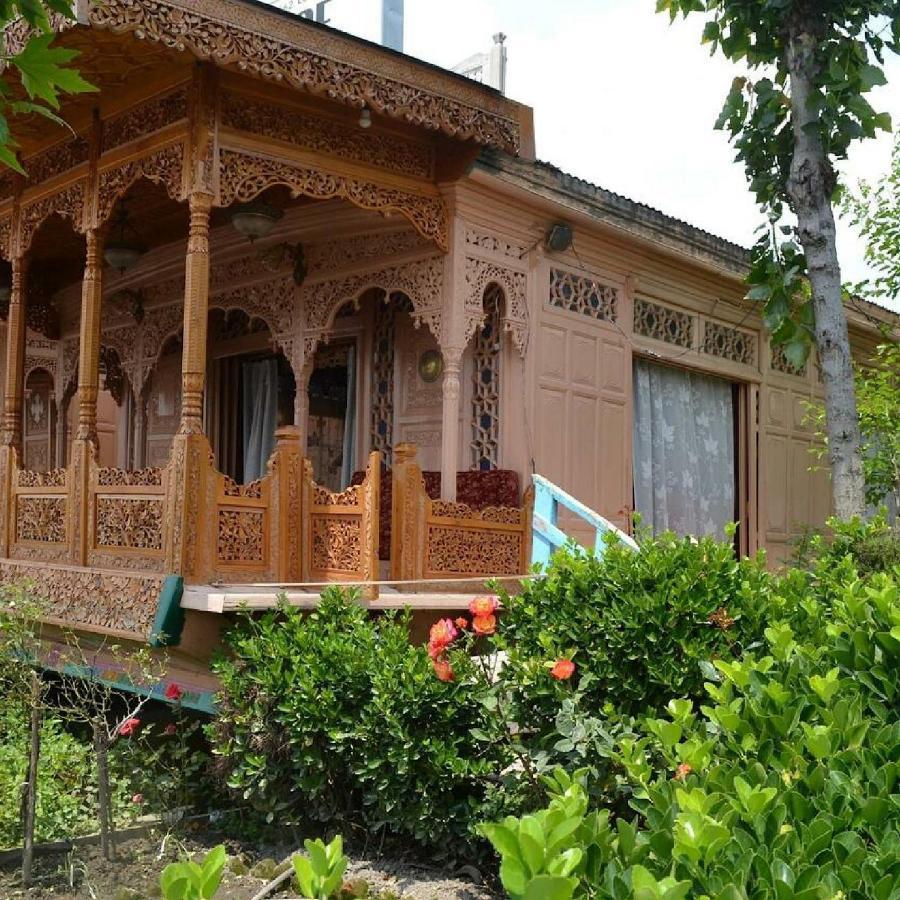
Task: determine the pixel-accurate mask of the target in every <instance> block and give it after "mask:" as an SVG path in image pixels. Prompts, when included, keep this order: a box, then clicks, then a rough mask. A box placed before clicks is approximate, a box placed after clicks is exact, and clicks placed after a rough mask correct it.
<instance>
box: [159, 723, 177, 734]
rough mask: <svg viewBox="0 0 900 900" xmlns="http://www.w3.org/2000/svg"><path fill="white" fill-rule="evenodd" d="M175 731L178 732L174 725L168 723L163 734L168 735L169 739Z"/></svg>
mask: <svg viewBox="0 0 900 900" xmlns="http://www.w3.org/2000/svg"><path fill="white" fill-rule="evenodd" d="M177 731H178V729H177V728H176V727H175V724H174V723H169V724H168V725H166V727H165V729H164V730H163V734H166V735H168V736H169V737H171V736H172V735H173V734H175V733H176V732H177Z"/></svg>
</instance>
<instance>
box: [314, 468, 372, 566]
mask: <svg viewBox="0 0 900 900" xmlns="http://www.w3.org/2000/svg"><path fill="white" fill-rule="evenodd" d="M380 501H381V454H380V453H378V452H377V451H376V452H374V453H371V454H369V464H368V466H367V468H366V477H365V479H364V480H363V483H362V484H358V485H352V486H351V487H348V488H347V489H346V490H344V491H341V492H340V493H333V492H331V491H329V490H328V489H327V488H324V487H322V486H321V485H318V484H316V483H315V481H313V477H312V466H311V464H310V463H309V461H307V462H306V466H305V472H304V491H303V508H304V510H305V514H304V517H303V522H304V548H305V553H304V560H305V561H306V569H305V575H304V578H305V580H307V581H312V582H325V581H357V582H358V581H378V512H379V508H380V507H379V504H380Z"/></svg>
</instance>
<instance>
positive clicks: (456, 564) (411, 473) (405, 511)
mask: <svg viewBox="0 0 900 900" xmlns="http://www.w3.org/2000/svg"><path fill="white" fill-rule="evenodd" d="M392 494H393V499H392V502H393V509H392V516H393V524H392V528H391V578H392V579H393V580H396V581H414V580H426V581H440V580H441V579H453V578H465V577H479V578H481V577H485V578H490V577H494V576H498V577H500V576H510V575H524V574H526V573H527V572H528V567H529V560H530V558H531V547H530V540H531V516H532V510H533V506H534V490H533V488H529V489H528V490H527V491H526V492H525V496H524V500H523V504H522V506H521V507H513V506H490V507H486V508H485V509H481V510H478V509H474V508H472V507H471V506H468V505H467V504H465V503H456V502H450V501H446V500H432V499H431V498H430V497H429V496H428V494H427V492H426V489H425V481H424V479H423V477H422V470H421V469H420V468H419V465H418V463H417V462H416V447H415V445H414V444H399V445H398V446H397V447H396V448H395V449H394V468H393V491H392Z"/></svg>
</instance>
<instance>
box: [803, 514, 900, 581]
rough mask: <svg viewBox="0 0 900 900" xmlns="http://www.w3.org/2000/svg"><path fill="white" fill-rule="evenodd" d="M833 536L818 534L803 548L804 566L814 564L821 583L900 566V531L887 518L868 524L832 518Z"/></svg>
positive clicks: (885, 570) (879, 518)
mask: <svg viewBox="0 0 900 900" xmlns="http://www.w3.org/2000/svg"><path fill="white" fill-rule="evenodd" d="M828 528H829V531H830V534H828V535H825V534H815V535H813V536H812V537H811V538H810V540H809V541H808V542H807V543H806V545H805V546H804V547H803V549H802V556H801V558H800V562H801V564H806V565H811V564H813V563H814V568H813V571H814V574H815V576H816V578H817V580H818V581H820V582H821V581H822V580H824V579H827V580H830V581H831V582H832V584H834V583H837V582H840V581H841V580H844V581H846V580H847V578H848V576H849V574H850V573H851V572H852V573H853V574H858V575H860V576H863V577H866V576H869V575H872V574H875V573H878V572H890V571H891V570H892V569H894V568H895V567H900V528H898V526H896V525H895V526H893V527H892V526H891V525H889V524H888V523H887V521H886V520H885V518H884V516H881V515H879V516H875V517H874V518H873V519H871V520H870V521H868V522H864V521H862V520H860V519H851V520H850V521H849V522H841V521H840V520H838V519H829V521H828Z"/></svg>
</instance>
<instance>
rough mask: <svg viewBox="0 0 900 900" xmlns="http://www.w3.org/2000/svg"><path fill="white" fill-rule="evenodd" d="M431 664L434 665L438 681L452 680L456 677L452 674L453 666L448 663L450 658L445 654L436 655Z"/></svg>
mask: <svg viewBox="0 0 900 900" xmlns="http://www.w3.org/2000/svg"><path fill="white" fill-rule="evenodd" d="M431 664H432V665H433V666H434V674H435V675H437V678H438V681H453V679H454V678H455V677H456V676H455V675H454V674H453V666H451V665H450V660H449V659H447V657H446V656H438V657H436V658H435V659H433V660H432V662H431Z"/></svg>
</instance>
